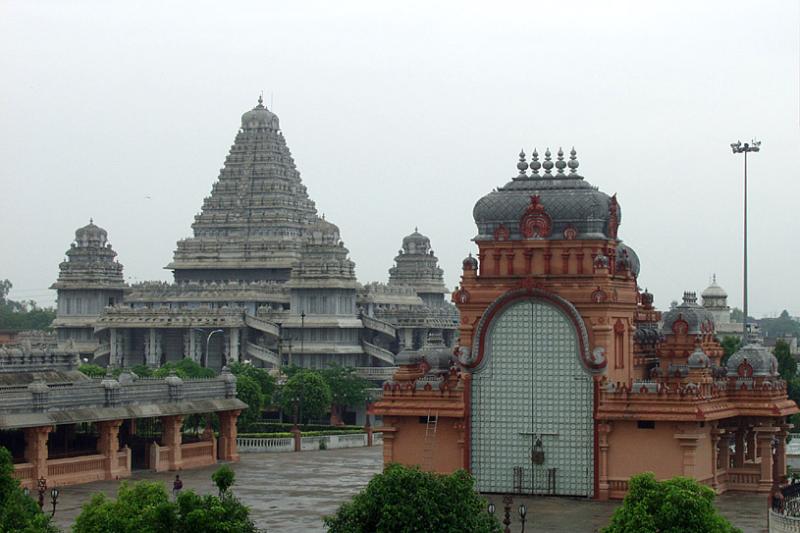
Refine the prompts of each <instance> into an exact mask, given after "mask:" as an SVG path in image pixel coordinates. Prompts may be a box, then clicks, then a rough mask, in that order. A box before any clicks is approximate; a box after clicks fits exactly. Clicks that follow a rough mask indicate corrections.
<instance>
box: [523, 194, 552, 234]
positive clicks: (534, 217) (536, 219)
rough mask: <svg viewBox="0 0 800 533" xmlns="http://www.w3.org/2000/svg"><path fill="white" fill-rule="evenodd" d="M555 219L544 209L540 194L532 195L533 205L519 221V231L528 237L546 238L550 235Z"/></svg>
mask: <svg viewBox="0 0 800 533" xmlns="http://www.w3.org/2000/svg"><path fill="white" fill-rule="evenodd" d="M552 229H553V221H552V219H551V218H550V215H548V214H547V212H546V211H545V209H544V206H543V205H542V202H541V198H540V197H539V195H538V194H537V195H534V196H531V205H529V206H528V208H527V209H525V214H524V215H522V219H520V221H519V232H520V233H521V234H522V236H523V237H525V238H526V239H544V238H545V237H549V236H550V232H551V231H552Z"/></svg>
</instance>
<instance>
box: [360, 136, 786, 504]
mask: <svg viewBox="0 0 800 533" xmlns="http://www.w3.org/2000/svg"><path fill="white" fill-rule="evenodd" d="M517 168H518V170H519V174H518V175H517V176H516V177H514V178H512V179H511V181H509V182H508V183H506V184H505V185H503V186H501V187H498V188H497V189H496V190H495V191H493V192H491V193H489V194H487V195H486V196H484V197H483V198H481V199H480V200H478V202H477V203H476V204H475V208H474V210H473V216H474V219H475V223H476V225H477V229H478V234H477V235H476V236H475V238H474V241H475V242H476V244H477V245H478V255H477V258H475V257H472V256H470V257H468V258H467V259H465V260H464V262H463V275H462V278H461V285H460V287H458V288H457V290H456V291H455V292H454V293H453V301H454V302H455V304H456V305H457V307H458V309H459V311H460V339H459V345H458V347H457V348H456V351H455V356H453V352H452V350H449V349H446V348H444V346H443V345H442V343H441V342H440V340H439V338H438V337H439V336H438V332H436V331H431V335H430V337H429V342H428V345H427V346H426V347H424V348H422V349H419V350H403V351H401V353H400V354H398V357H397V362H398V364H399V365H400V368H399V370H398V371H397V372H396V374H395V375H394V377H393V379H392V380H391V381H388V382H386V383H385V384H384V395H383V399H382V400H381V401H379V402H377V403H375V404H374V405H373V407H372V411H373V412H374V413H375V414H379V415H382V416H383V420H384V424H385V427H384V428H383V435H384V460H385V462H387V463H388V462H390V461H394V462H400V463H405V464H420V465H422V466H423V468H425V469H428V470H435V471H438V472H449V471H452V470H455V469H458V468H466V469H468V470H470V471H471V472H472V473H473V474H474V475H475V477H476V481H477V488H478V490H480V491H482V492H495V493H514V492H516V493H534V494H556V495H571V496H584V497H590V498H598V499H607V498H621V497H623V496H624V495H625V493H626V491H627V489H628V480H629V479H630V477H631V476H633V475H635V474H637V473H640V472H644V471H652V472H655V474H656V476H657V477H658V478H662V479H663V478H669V477H673V476H678V475H684V476H690V477H693V478H695V479H697V480H699V481H700V482H702V483H705V484H707V485H709V486H711V487H713V488H714V489H716V490H717V491H718V492H724V491H729V490H737V491H752V492H768V491H770V490H771V489H772V488H773V486H774V485H776V484H778V483H780V482H781V481H782V480H783V479H784V476H785V473H786V437H787V431H788V429H789V428H790V427H791V426H790V425H789V424H787V417H788V416H789V415H792V414H794V413H797V412H798V408H797V405H795V403H794V402H793V401H791V400H788V399H787V395H786V383H785V382H784V381H783V380H781V379H780V377H779V376H778V372H777V361H776V359H775V357H774V356H773V355H772V354H771V353H770V352H769V351H768V350H767V349H766V348H765V347H764V346H762V345H761V344H760V343H759V342H758V341H757V340H754V339H751V340H748V342H746V344H745V346H744V347H743V348H742V349H741V350H740V351H739V352H737V353H735V354H733V355H732V356H731V357H730V358H729V359H728V360H727V362H726V363H724V364H723V363H722V361H721V359H722V356H723V351H722V348H721V347H720V344H719V342H718V341H717V338H716V336H715V326H714V320H713V317H712V315H711V314H710V313H709V311H707V310H706V309H704V308H703V307H701V306H700V305H698V304H697V302H696V297H695V295H694V293H686V294H684V298H683V303H681V304H680V305H677V306H676V307H674V308H673V309H671V310H670V311H668V312H667V313H665V314H664V315H663V316H662V315H661V313H660V312H658V311H656V310H655V309H654V307H653V296H652V295H651V294H649V293H648V292H647V291H646V290H645V291H642V290H641V289H640V288H639V284H638V281H639V277H640V273H639V260H638V258H637V256H636V253H635V252H634V251H633V249H632V248H630V247H629V246H627V245H626V244H624V243H623V241H622V239H621V238H620V234H619V228H620V224H621V222H622V210H621V207H620V204H619V202H618V201H617V198H616V195H613V196H609V195H607V194H605V193H603V192H601V191H599V190H598V189H597V188H596V187H593V186H592V185H590V184H589V183H587V182H586V181H585V180H584V179H583V177H582V176H581V175H579V174H578V171H577V169H578V160H577V157H576V154H575V151H574V150H573V151H572V152H571V153H570V154H569V155H568V156H567V157H566V158H565V156H564V154H563V152H562V151H561V150H559V151H558V153H557V154H555V157H553V154H551V153H550V152H549V150H548V151H547V152H545V154H544V158H543V160H542V161H540V159H539V155H538V154H537V153H536V152H535V151H534V153H533V157H532V159H531V161H530V162H528V160H526V158H525V156H524V154H520V160H519V162H518V166H517ZM528 169H530V172H529V171H528Z"/></svg>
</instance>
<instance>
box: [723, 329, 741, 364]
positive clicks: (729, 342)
mask: <svg viewBox="0 0 800 533" xmlns="http://www.w3.org/2000/svg"><path fill="white" fill-rule="evenodd" d="M720 344H721V345H722V351H723V352H724V354H723V356H722V364H723V365H724V364H725V363H726V362H727V361H728V358H729V357H730V356H732V355H733V354H735V353H736V351H737V350H738V349H739V348H741V347H742V341H741V340H740V339H739V337H730V336H729V337H723V339H722V341H721V342H720Z"/></svg>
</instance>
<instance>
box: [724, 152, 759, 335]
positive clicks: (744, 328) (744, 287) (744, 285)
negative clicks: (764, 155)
mask: <svg viewBox="0 0 800 533" xmlns="http://www.w3.org/2000/svg"><path fill="white" fill-rule="evenodd" d="M731 150H733V153H734V154H744V236H743V241H744V242H743V246H744V280H743V282H742V292H743V303H742V307H743V309H742V312H743V313H744V319H743V321H742V343H747V340H748V337H749V336H750V328H749V327H748V324H747V316H748V315H747V153H748V152H759V151H761V141H756V140H752V141H750V142H749V143H744V144H742V142H741V141H736V142H735V143H731Z"/></svg>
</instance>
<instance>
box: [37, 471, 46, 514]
mask: <svg viewBox="0 0 800 533" xmlns="http://www.w3.org/2000/svg"><path fill="white" fill-rule="evenodd" d="M36 491H37V492H38V493H39V510H40V511H43V510H44V493H45V492H47V480H46V479H45V478H44V476H42V477H40V478H39V479H37V480H36Z"/></svg>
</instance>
